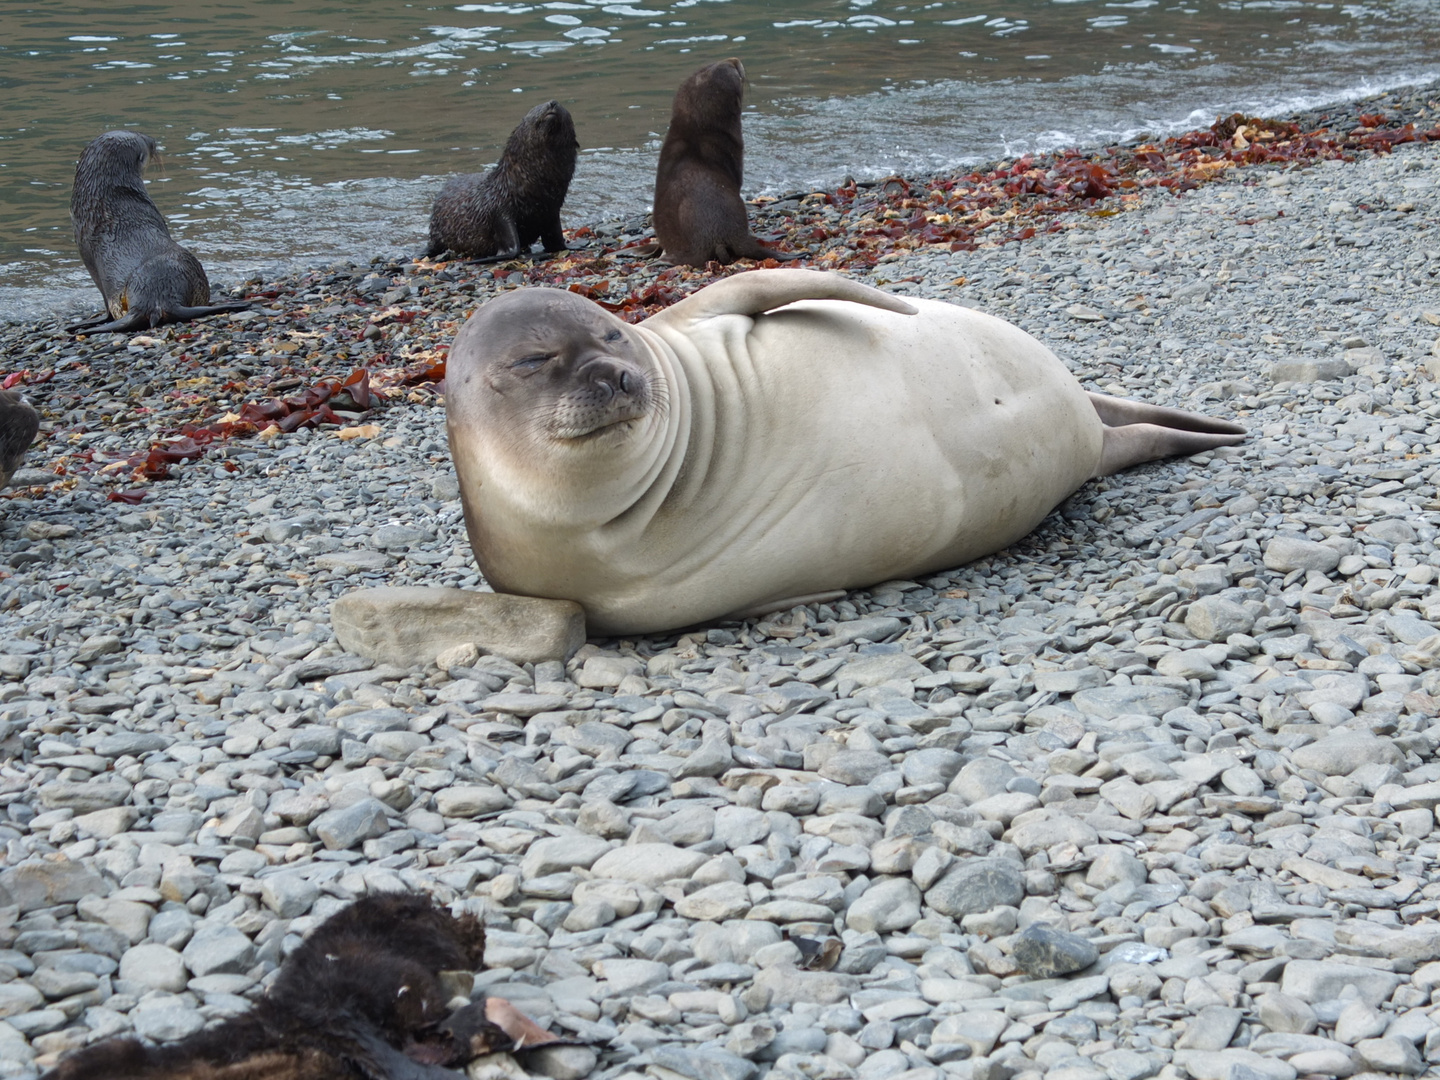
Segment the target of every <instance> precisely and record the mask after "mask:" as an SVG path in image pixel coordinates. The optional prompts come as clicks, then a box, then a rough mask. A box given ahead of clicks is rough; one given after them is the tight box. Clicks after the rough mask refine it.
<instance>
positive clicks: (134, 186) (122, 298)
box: [66, 131, 250, 334]
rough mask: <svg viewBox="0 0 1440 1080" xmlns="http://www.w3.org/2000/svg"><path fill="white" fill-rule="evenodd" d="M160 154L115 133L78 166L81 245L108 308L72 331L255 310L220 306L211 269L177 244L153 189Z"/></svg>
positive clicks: (93, 145) (240, 304) (76, 217)
mask: <svg viewBox="0 0 1440 1080" xmlns="http://www.w3.org/2000/svg"><path fill="white" fill-rule="evenodd" d="M156 152H157V148H156V145H155V140H154V139H152V138H151V137H150V136H149V135H143V134H141V133H140V132H138V131H107V132H105V134H103V135H100V136H98V137H97V138H95V139H93V140H92V141H91V142H90V144H89V145H88V146H86V147H85V149H84V150H83V151H82V152H81V154H80V160H79V161H77V162H76V163H75V188H74V190H73V191H72V192H71V194H70V220H71V222H72V223H73V225H74V226H75V244H76V246H77V247H78V248H79V249H80V258H81V260H82V261H83V262H84V263H85V269H86V270H88V271H90V276H91V278H93V279H94V281H95V284H96V286H98V287H99V289H100V295H101V296H103V297H104V298H105V308H106V310H105V312H103V313H101V314H99V315H96V316H95V317H93V318H91V319H86V320H85V321H83V322H79V323H75V324H74V325H72V326H68V327H66V330H67V331H69V332H71V333H76V332H81V333H86V334H100V333H108V332H114V331H130V330H148V329H150V328H151V327H155V326H160V325H162V324H164V323H173V322H185V321H187V320H189V319H198V318H200V317H202V316H205V315H218V314H221V313H223V312H228V311H244V310H246V309H247V308H249V307H250V304H249V303H247V302H245V301H234V302H229V303H224V304H212V303H211V302H210V280H209V279H208V278H207V277H206V276H205V268H204V267H202V266H201V265H200V260H199V259H197V258H196V257H195V255H194V253H193V252H191V251H190V250H188V249H187V248H183V247H181V246H180V245H179V244H177V243H176V242H175V241H174V240H173V239H172V238H171V236H170V229H169V227H168V226H167V225H166V224H165V218H164V217H163V216H161V214H160V211H159V209H158V208H157V207H156V206H155V203H154V202H153V201H152V200H151V198H150V195H149V193H148V192H147V191H146V190H145V179H144V176H145V166H146V165H147V164H148V163H149V161H150V159H151V158H152V157H154V156H155V154H156ZM107 317H108V319H109V321H107Z"/></svg>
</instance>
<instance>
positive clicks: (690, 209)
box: [653, 56, 795, 267]
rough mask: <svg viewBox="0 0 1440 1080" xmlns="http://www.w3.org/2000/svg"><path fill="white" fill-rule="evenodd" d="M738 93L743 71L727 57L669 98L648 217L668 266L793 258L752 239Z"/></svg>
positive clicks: (698, 73)
mask: <svg viewBox="0 0 1440 1080" xmlns="http://www.w3.org/2000/svg"><path fill="white" fill-rule="evenodd" d="M744 93H745V65H744V64H742V63H740V61H739V60H737V59H735V57H733V56H732V57H731V58H730V59H728V60H720V61H717V62H716V63H713V64H707V65H706V66H705V67H702V68H701V69H700V70H699V71H697V72H695V74H693V75H691V76H690V77H689V78H688V79H686V80H685V81H684V82H683V83H681V84H680V89H679V90H677V91H675V103H674V105H673V106H671V111H670V129H669V130H668V131H667V132H666V133H665V142H664V143H663V144H662V145H661V147H660V164H659V166H658V167H657V168H656V169H655V212H654V215H653V218H654V221H655V239H656V240H657V241H659V243H660V247H661V248H662V249H663V250H664V255H663V258H665V260H666V261H668V262H672V263H684V264H686V265H689V266H701V267H703V266H704V265H705V264H706V263H707V262H711V261H712V260H713V261H714V262H719V263H729V262H734V261H735V260H736V259H782V260H783V259H793V258H795V256H794V255H790V254H786V253H785V252H783V251H776V250H774V249H773V248H769V247H766V246H765V245H764V244H762V243H761V242H760V241H759V240H758V239H756V237H755V236H754V234H752V233H751V232H750V220H749V218H748V217H747V216H746V214H745V204H744V203H743V202H742V201H741V200H740V185H741V183H742V182H743V180H744V176H745V139H744V136H743V135H742V134H741V132H740V99H741V98H742V97H743V96H744Z"/></svg>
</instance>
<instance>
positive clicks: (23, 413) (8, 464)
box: [0, 390, 40, 488]
mask: <svg viewBox="0 0 1440 1080" xmlns="http://www.w3.org/2000/svg"><path fill="white" fill-rule="evenodd" d="M39 430H40V414H39V413H37V412H36V411H35V410H34V409H33V408H31V406H30V403H29V402H28V401H26V400H25V399H24V398H23V397H21V396H20V395H19V394H18V393H16V392H15V391H14V390H0V488H3V487H5V486H6V485H7V484H9V483H10V477H11V476H13V475H14V474H15V470H16V469H18V468H19V467H20V463H21V462H22V461H24V460H25V451H26V450H28V449H30V444H31V443H32V442H34V441H35V433H36V432H37V431H39Z"/></svg>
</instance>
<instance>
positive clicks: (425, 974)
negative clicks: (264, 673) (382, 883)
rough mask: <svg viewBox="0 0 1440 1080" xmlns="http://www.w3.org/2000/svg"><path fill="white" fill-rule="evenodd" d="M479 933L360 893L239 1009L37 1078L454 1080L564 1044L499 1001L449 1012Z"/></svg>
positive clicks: (471, 964) (406, 901) (76, 1058)
mask: <svg viewBox="0 0 1440 1080" xmlns="http://www.w3.org/2000/svg"><path fill="white" fill-rule="evenodd" d="M484 950H485V931H484V928H483V926H482V925H481V923H480V920H479V919H478V918H477V917H476V916H474V915H470V914H466V915H462V916H460V917H458V918H455V917H452V916H451V915H450V914H448V913H447V912H445V911H444V910H442V909H440V908H438V907H436V906H435V905H434V904H433V903H432V901H431V900H430V899H429V898H428V897H425V896H421V895H411V894H401V895H396V894H389V895H379V896H371V897H366V898H364V899H361V900H357V901H356V902H355V903H354V904H352V905H351V906H349V907H348V908H345V909H343V910H341V911H340V912H337V913H336V914H335V915H333V916H331V917H330V918H329V919H327V920H326V921H325V922H323V923H321V924H320V925H319V926H318V927H316V928H315V930H314V931H313V932H312V933H311V934H310V936H309V937H308V938H306V939H305V941H304V942H302V943H301V944H300V946H299V948H297V949H296V950H295V951H294V952H293V953H291V954H290V956H289V957H288V958H287V959H286V960H285V962H284V964H282V965H281V967H280V971H279V973H278V974H277V976H276V978H275V981H274V983H273V984H272V985H271V987H270V989H269V991H268V992H267V993H266V995H265V996H264V997H263V998H261V999H260V1000H259V1001H258V1002H257V1003H256V1005H255V1007H254V1008H253V1009H252V1010H251V1011H250V1012H248V1013H244V1014H242V1015H240V1016H235V1017H231V1018H230V1019H227V1020H225V1021H224V1022H222V1023H220V1024H219V1025H217V1026H215V1027H211V1028H207V1029H205V1030H203V1031H200V1032H197V1033H196V1034H194V1035H191V1036H189V1037H188V1038H185V1039H181V1040H180V1041H178V1042H174V1043H167V1044H164V1045H160V1046H151V1045H147V1044H145V1043H142V1042H139V1041H138V1040H136V1039H134V1038H131V1037H122V1038H114V1039H108V1040H106V1041H104V1042H101V1043H97V1044H95V1045H94V1046H89V1047H86V1048H85V1049H83V1050H79V1051H76V1052H74V1053H72V1054H69V1055H67V1056H65V1057H63V1058H62V1059H61V1060H60V1062H59V1064H57V1065H56V1066H55V1068H53V1069H52V1070H50V1072H49V1073H47V1074H46V1075H45V1078H44V1080H462V1076H463V1074H462V1073H460V1072H458V1071H456V1069H457V1068H460V1067H463V1066H464V1065H465V1064H467V1063H468V1062H470V1061H472V1060H473V1059H475V1058H476V1057H480V1056H482V1055H484V1054H488V1053H494V1052H502V1051H503V1052H514V1051H520V1050H527V1049H532V1048H535V1049H538V1048H541V1047H543V1046H548V1045H561V1044H564V1042H565V1040H561V1039H558V1038H557V1037H556V1036H553V1035H551V1034H550V1033H549V1032H547V1031H545V1030H544V1029H543V1028H540V1027H539V1026H538V1025H536V1024H535V1023H534V1022H533V1021H532V1020H530V1019H529V1018H528V1017H525V1016H523V1015H522V1014H521V1013H519V1012H518V1011H517V1010H516V1009H515V1008H514V1007H513V1006H511V1005H510V1004H509V1003H508V1002H504V1001H500V1000H499V999H490V1000H489V1001H485V1000H482V1001H478V1002H471V1003H470V1004H467V1005H465V1006H463V1007H462V1008H460V1009H457V1010H455V1011H454V1012H450V1013H448V1015H447V1006H448V1002H449V1000H450V995H451V992H452V991H451V989H450V988H449V987H448V986H447V983H446V980H445V978H444V977H443V976H444V975H445V973H447V972H473V971H476V970H478V969H479V968H480V967H481V965H482V963H483V957H484Z"/></svg>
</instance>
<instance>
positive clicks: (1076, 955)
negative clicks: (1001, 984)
mask: <svg viewBox="0 0 1440 1080" xmlns="http://www.w3.org/2000/svg"><path fill="white" fill-rule="evenodd" d="M1010 955H1011V957H1012V958H1013V959H1014V961H1015V962H1016V963H1017V964H1019V965H1020V968H1021V970H1023V971H1024V972H1025V973H1026V974H1027V975H1030V976H1033V977H1034V978H1037V979H1055V978H1059V977H1060V976H1062V975H1069V974H1070V973H1071V972H1075V971H1080V970H1081V969H1083V968H1087V967H1089V966H1090V965H1091V964H1093V963H1095V961H1096V960H1098V959H1099V958H1100V950H1099V949H1097V948H1096V947H1095V945H1094V943H1093V942H1091V941H1089V940H1087V939H1085V938H1082V937H1080V935H1078V934H1072V933H1070V932H1069V931H1066V930H1057V929H1056V928H1054V927H1052V926H1046V925H1045V924H1044V923H1031V924H1030V925H1029V926H1027V927H1026V928H1025V929H1024V930H1021V931H1020V932H1019V933H1018V934H1016V935H1015V937H1014V939H1013V941H1012V944H1011V947H1010Z"/></svg>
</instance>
